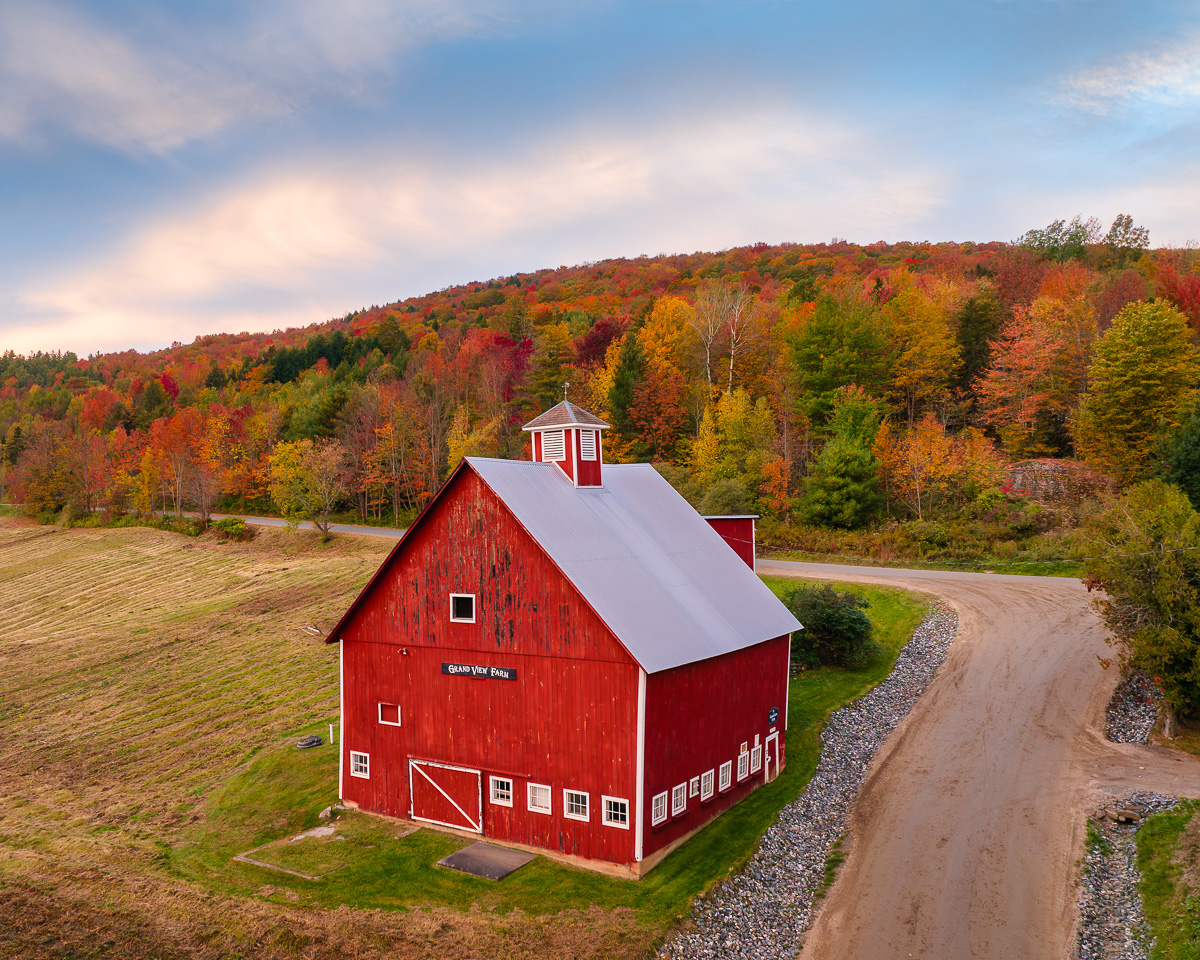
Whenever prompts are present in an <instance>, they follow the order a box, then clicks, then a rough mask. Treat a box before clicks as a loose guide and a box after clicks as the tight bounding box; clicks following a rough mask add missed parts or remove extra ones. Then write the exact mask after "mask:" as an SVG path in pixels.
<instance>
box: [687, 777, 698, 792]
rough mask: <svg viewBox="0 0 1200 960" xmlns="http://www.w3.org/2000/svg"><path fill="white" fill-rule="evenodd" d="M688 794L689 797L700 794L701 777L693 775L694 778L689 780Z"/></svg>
mask: <svg viewBox="0 0 1200 960" xmlns="http://www.w3.org/2000/svg"><path fill="white" fill-rule="evenodd" d="M688 796H689V797H698V796H700V778H699V777H692V779H691V780H689V781H688Z"/></svg>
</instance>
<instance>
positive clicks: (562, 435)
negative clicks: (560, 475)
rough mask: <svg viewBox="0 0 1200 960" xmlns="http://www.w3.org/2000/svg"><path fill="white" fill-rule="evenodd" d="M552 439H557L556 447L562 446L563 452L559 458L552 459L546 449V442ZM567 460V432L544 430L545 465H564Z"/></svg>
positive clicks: (543, 452) (543, 457)
mask: <svg viewBox="0 0 1200 960" xmlns="http://www.w3.org/2000/svg"><path fill="white" fill-rule="evenodd" d="M550 437H556V438H557V442H556V443H555V446H558V445H559V444H562V452H561V453H560V454H559V455H558V456H557V457H552V456H551V455H550V452H549V451H548V450H547V449H546V441H547V440H548V439H549V438H550ZM566 459H567V431H566V430H544V431H542V462H543V463H562V462H563V461H564V460H566Z"/></svg>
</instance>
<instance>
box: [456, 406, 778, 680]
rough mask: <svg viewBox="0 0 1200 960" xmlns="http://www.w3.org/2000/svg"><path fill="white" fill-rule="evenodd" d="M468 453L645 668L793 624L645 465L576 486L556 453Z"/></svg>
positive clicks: (764, 636) (748, 641) (712, 652)
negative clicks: (535, 458) (549, 459)
mask: <svg viewBox="0 0 1200 960" xmlns="http://www.w3.org/2000/svg"><path fill="white" fill-rule="evenodd" d="M535 422H536V421H535ZM467 463H468V465H469V466H470V467H471V469H473V470H474V471H475V472H476V473H477V474H478V475H479V477H480V478H481V479H482V480H483V482H484V483H486V484H487V485H488V487H490V488H491V489H492V490H493V491H494V492H495V493H496V495H497V496H498V497H499V498H500V499H501V500H502V501H503V502H504V504H505V505H506V506H507V507H508V508H509V509H510V510H511V511H512V512H513V514H514V516H516V518H517V520H518V521H519V522H520V523H521V525H522V526H524V527H525V529H526V530H527V531H528V532H529V533H530V535H531V536H532V537H533V538H534V540H536V541H537V543H538V544H540V545H541V547H542V548H543V549H544V550H545V551H546V553H547V554H548V555H549V557H550V559H551V560H553V561H554V563H555V564H556V565H557V566H558V567H559V569H560V570H562V572H563V573H564V574H565V575H566V576H567V578H568V579H569V580H570V581H571V582H572V583H573V584H574V586H575V588H576V589H577V590H578V591H579V592H580V594H581V595H582V596H583V598H584V599H585V600H586V601H587V602H588V603H589V604H590V605H591V607H592V609H593V610H595V611H596V613H597V614H598V615H599V616H600V618H601V619H602V620H603V621H604V622H605V623H606V624H607V625H608V627H609V629H610V630H612V631H613V633H614V634H615V635H616V637H617V639H619V640H620V641H621V643H622V644H623V645H624V646H625V648H626V649H627V650H628V651H629V652H630V654H631V655H632V656H633V657H634V658H635V659H636V660H637V661H638V663H640V664H641V666H642V668H643V669H644V670H645V671H646V672H647V673H657V672H659V671H662V670H669V669H671V668H672V667H678V666H681V665H683V664H686V663H694V662H696V661H698V660H707V659H708V658H710V657H715V656H719V655H721V654H724V653H730V652H732V651H734V650H740V649H743V648H744V647H749V646H752V645H754V644H756V643H761V642H762V641H763V640H769V639H771V638H772V637H778V636H781V635H783V634H785V633H790V632H791V631H793V630H798V629H800V623H799V621H797V620H796V618H795V617H794V616H792V614H791V613H790V612H789V611H788V609H787V608H786V607H785V606H784V605H783V604H782V603H780V602H779V600H778V599H777V598H776V597H775V595H774V594H773V593H771V591H770V590H769V589H768V588H767V586H766V585H765V584H764V583H763V582H762V581H761V580H759V579H758V577H757V576H755V575H754V573H753V571H751V570H750V568H749V567H747V566H746V564H745V563H744V562H743V561H742V560H741V558H739V557H738V555H737V554H736V553H734V552H733V551H732V550H730V549H729V546H728V545H727V544H726V543H725V541H724V540H723V539H722V538H721V536H720V535H719V534H718V533H717V532H716V531H715V530H713V529H712V527H710V526H709V525H708V523H706V522H705V520H704V519H703V518H702V517H701V516H700V515H699V514H698V513H697V512H696V511H695V510H694V509H692V506H691V505H690V504H689V503H688V502H687V501H686V500H684V499H683V497H681V496H680V495H679V494H678V493H677V492H676V491H675V489H674V488H673V487H672V486H671V485H670V484H669V483H667V481H666V480H664V479H663V478H662V477H661V476H660V475H659V473H658V471H657V470H655V469H654V468H653V467H652V466H650V465H649V464H605V467H604V486H603V487H596V488H576V487H574V486H573V485H572V484H571V481H570V480H569V479H568V478H567V477H566V476H565V475H564V474H563V472H562V470H560V469H559V468H558V467H557V466H555V465H554V464H552V463H531V462H529V461H519V460H490V459H483V458H476V457H469V458H467Z"/></svg>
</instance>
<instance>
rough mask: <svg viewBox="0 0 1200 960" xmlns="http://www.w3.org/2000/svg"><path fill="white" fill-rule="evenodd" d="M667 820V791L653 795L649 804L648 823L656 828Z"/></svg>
mask: <svg viewBox="0 0 1200 960" xmlns="http://www.w3.org/2000/svg"><path fill="white" fill-rule="evenodd" d="M666 819H667V791H666V790H664V791H663V792H662V793H659V794H655V797H654V800H653V801H651V803H650V822H651V823H652V824H654V825H655V826H657V825H658V824H660V823H662V822H663V821H664V820H666Z"/></svg>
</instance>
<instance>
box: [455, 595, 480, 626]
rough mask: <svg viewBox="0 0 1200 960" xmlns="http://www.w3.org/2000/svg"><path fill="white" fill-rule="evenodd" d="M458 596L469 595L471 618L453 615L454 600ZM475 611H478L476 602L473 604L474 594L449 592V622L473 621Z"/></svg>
mask: <svg viewBox="0 0 1200 960" xmlns="http://www.w3.org/2000/svg"><path fill="white" fill-rule="evenodd" d="M459 597H470V598H471V619H469V620H468V619H467V618H466V617H456V616H455V615H454V601H455V600H456V599H458V598H459ZM477 612H478V608H477V607H476V604H475V594H473V593H452V594H450V622H451V623H474V622H475V614H476V613H477Z"/></svg>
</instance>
